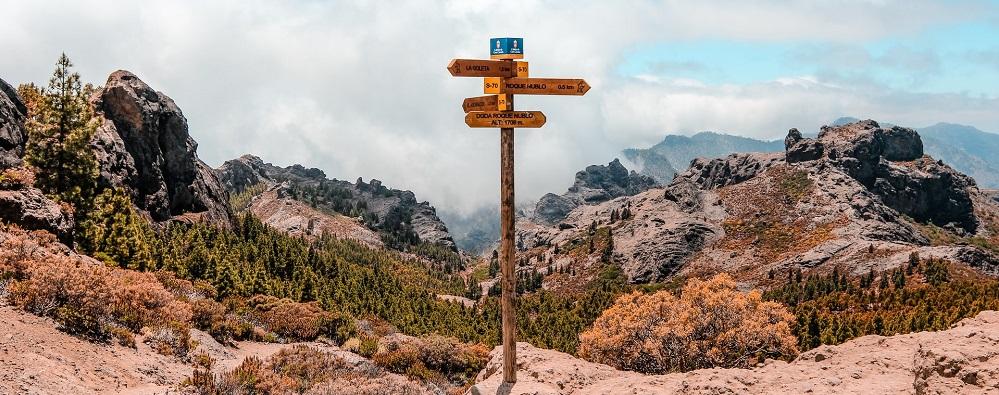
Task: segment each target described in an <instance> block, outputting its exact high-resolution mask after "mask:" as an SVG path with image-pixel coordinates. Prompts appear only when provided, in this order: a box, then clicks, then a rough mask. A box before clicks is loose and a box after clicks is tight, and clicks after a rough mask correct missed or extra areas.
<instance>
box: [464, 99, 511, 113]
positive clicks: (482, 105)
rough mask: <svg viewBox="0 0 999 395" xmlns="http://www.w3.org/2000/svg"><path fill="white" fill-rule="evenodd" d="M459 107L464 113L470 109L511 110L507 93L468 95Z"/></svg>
mask: <svg viewBox="0 0 999 395" xmlns="http://www.w3.org/2000/svg"><path fill="white" fill-rule="evenodd" d="M461 109H462V110H464V111H465V113H468V112H471V111H506V110H512V108H510V103H509V99H508V98H507V95H488V96H477V97H469V98H467V99H465V101H464V102H462V103H461Z"/></svg>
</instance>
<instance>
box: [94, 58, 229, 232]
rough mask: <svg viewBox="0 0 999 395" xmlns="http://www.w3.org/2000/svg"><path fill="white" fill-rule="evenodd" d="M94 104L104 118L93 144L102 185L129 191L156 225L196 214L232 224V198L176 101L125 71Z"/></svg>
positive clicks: (110, 81) (112, 79)
mask: <svg viewBox="0 0 999 395" xmlns="http://www.w3.org/2000/svg"><path fill="white" fill-rule="evenodd" d="M91 102H92V104H93V105H94V108H95V109H96V110H97V112H98V114H99V116H101V117H103V123H102V124H101V126H100V127H99V128H98V129H97V132H96V134H95V136H94V139H93V140H92V142H91V145H92V146H93V148H94V151H95V154H96V155H97V159H98V161H99V163H100V178H99V181H98V182H99V183H100V184H101V186H103V187H119V188H124V189H125V190H126V191H129V192H130V193H131V195H132V201H133V202H134V203H135V205H136V206H137V207H138V208H139V209H140V210H142V211H144V212H146V213H148V214H149V216H150V217H151V218H152V219H153V220H154V221H166V220H170V219H175V218H191V217H192V216H196V217H198V218H200V219H202V220H205V221H209V222H212V223H218V224H224V225H226V226H228V225H229V224H231V213H230V212H229V208H228V206H227V204H228V203H227V202H228V194H227V193H226V190H225V189H224V188H223V187H222V185H221V184H220V183H219V180H218V178H217V177H216V175H215V173H214V172H213V171H212V169H211V168H210V167H208V165H206V164H205V163H204V162H202V161H201V160H200V159H198V155H197V148H198V144H197V143H196V142H195V141H194V139H193V138H191V135H190V134H189V133H188V126H187V119H186V118H184V114H183V113H182V112H181V111H180V108H178V107H177V105H176V104H175V103H174V101H173V100H172V99H170V97H168V96H167V95H165V94H163V93H161V92H157V91H155V90H154V89H152V88H151V87H149V85H146V83H145V82H142V80H140V79H139V78H138V77H136V76H135V75H134V74H132V73H130V72H128V71H124V70H119V71H116V72H114V73H112V74H111V76H110V77H108V80H107V83H106V84H105V85H104V89H103V90H101V91H100V92H98V93H96V94H95V95H94V97H92V98H91ZM181 216H183V217H181Z"/></svg>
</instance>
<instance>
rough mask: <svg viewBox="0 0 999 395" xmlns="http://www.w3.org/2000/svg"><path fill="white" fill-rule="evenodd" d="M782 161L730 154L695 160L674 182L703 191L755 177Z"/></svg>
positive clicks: (768, 156) (770, 156)
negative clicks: (696, 186)
mask: <svg viewBox="0 0 999 395" xmlns="http://www.w3.org/2000/svg"><path fill="white" fill-rule="evenodd" d="M782 161H783V155H781V154H761V153H748V154H731V155H729V156H726V157H724V158H714V159H706V158H697V159H694V160H693V161H692V162H690V168H688V169H687V171H685V172H683V173H681V174H680V175H678V176H677V180H679V181H677V180H674V182H685V181H689V182H693V183H694V184H696V185H698V186H700V187H701V188H703V189H714V188H719V187H723V186H727V185H732V184H738V183H740V182H743V181H746V180H749V179H751V178H753V177H756V175H757V174H759V173H760V172H762V171H764V170H766V169H768V168H770V166H772V165H774V164H776V163H780V162H782Z"/></svg>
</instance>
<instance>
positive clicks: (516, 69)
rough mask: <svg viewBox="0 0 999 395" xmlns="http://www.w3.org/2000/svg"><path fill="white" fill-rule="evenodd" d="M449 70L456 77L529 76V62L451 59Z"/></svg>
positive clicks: (448, 65)
mask: <svg viewBox="0 0 999 395" xmlns="http://www.w3.org/2000/svg"><path fill="white" fill-rule="evenodd" d="M447 71H448V72H450V73H451V75H452V76H455V77H527V75H528V74H527V72H528V65H527V62H508V61H503V60H482V59H451V63H448V64H447Z"/></svg>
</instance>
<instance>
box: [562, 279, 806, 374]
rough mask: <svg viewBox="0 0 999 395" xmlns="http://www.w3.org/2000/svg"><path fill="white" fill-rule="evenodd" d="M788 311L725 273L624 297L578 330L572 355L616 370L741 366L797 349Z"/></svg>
mask: <svg viewBox="0 0 999 395" xmlns="http://www.w3.org/2000/svg"><path fill="white" fill-rule="evenodd" d="M793 319H794V316H793V315H791V314H790V313H789V312H788V311H787V309H786V308H785V307H784V306H783V305H781V304H779V303H775V302H764V301H763V300H762V297H761V295H760V293H759V292H758V291H752V292H749V293H743V292H740V291H739V290H738V289H736V284H735V281H733V280H732V278H731V277H729V276H728V275H726V274H721V275H717V276H715V277H714V278H712V279H710V280H707V281H701V280H691V281H690V282H688V283H687V284H686V285H685V286H684V287H683V289H682V290H681V292H680V296H679V297H677V296H675V295H674V294H673V293H671V292H669V291H659V292H656V293H654V294H648V295H645V294H641V293H638V292H634V293H631V294H628V295H623V296H621V297H620V298H618V300H617V301H615V302H614V305H612V306H611V307H610V308H608V309H607V310H606V311H604V312H603V314H601V315H600V317H599V318H597V320H596V321H595V322H594V323H593V327H592V328H591V329H589V330H588V331H586V332H584V333H582V334H581V335H580V347H579V354H580V356H581V357H583V358H586V359H588V360H591V361H594V362H599V363H603V364H607V365H611V366H614V367H616V368H618V369H626V370H635V371H639V372H643V373H667V372H676V371H689V370H693V369H701V368H710V367H726V368H731V367H748V366H752V365H753V364H755V363H756V362H757V361H758V360H761V359H763V358H781V359H790V358H793V357H794V356H796V355H797V354H798V348H797V339H796V338H795V337H794V335H792V332H791V323H792V320H793Z"/></svg>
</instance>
